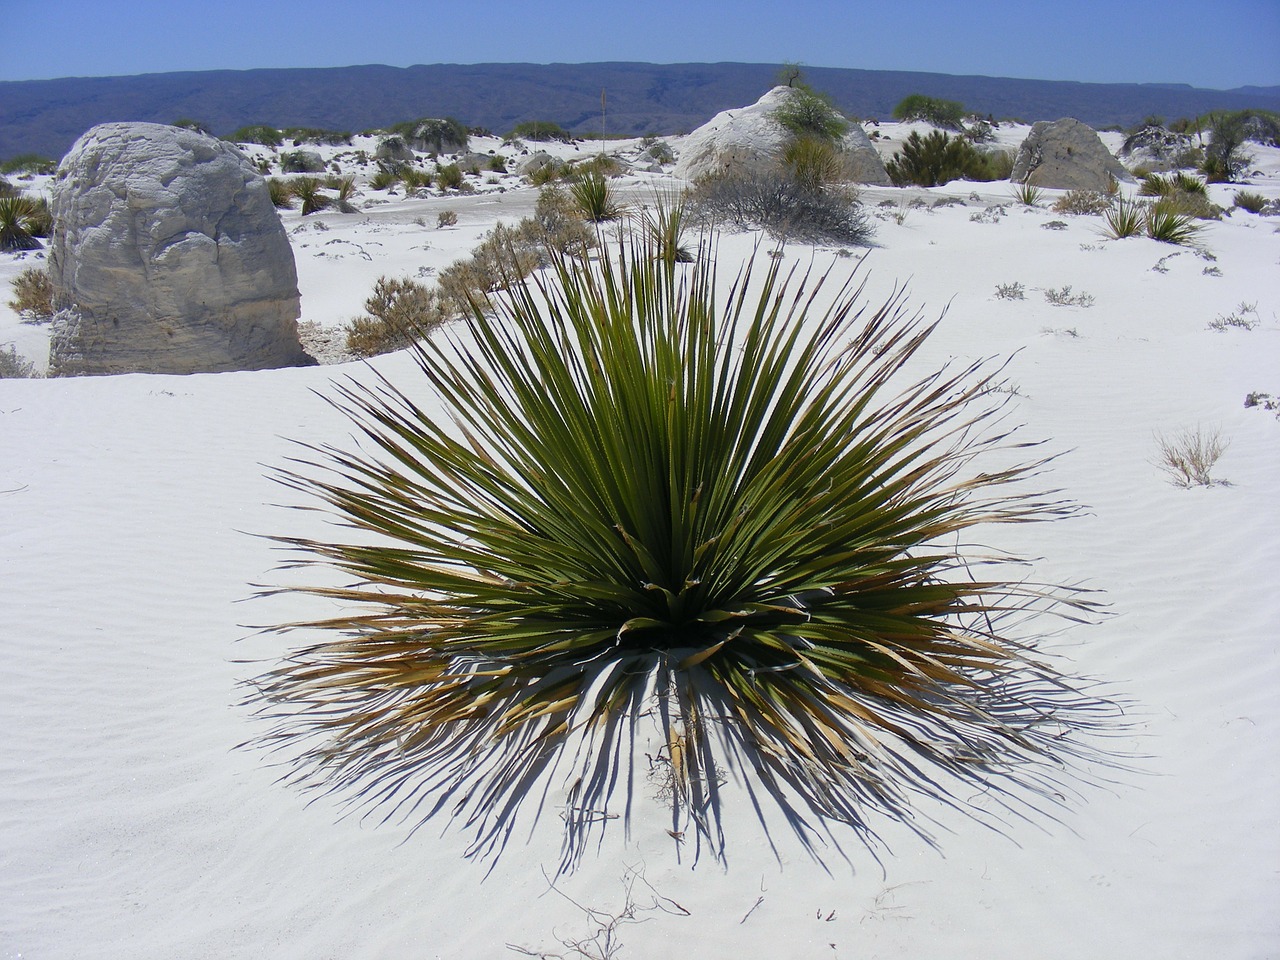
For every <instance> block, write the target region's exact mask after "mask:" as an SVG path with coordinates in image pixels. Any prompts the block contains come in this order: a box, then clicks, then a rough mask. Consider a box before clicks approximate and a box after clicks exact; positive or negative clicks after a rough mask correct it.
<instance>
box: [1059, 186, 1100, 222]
mask: <svg viewBox="0 0 1280 960" xmlns="http://www.w3.org/2000/svg"><path fill="white" fill-rule="evenodd" d="M1113 203H1115V200H1114V199H1113V198H1112V197H1109V196H1107V195H1106V194H1105V193H1099V192H1097V191H1096V190H1069V191H1067V192H1066V193H1064V194H1063V195H1062V196H1060V197H1059V198H1058V199H1057V200H1056V201H1054V204H1053V211H1054V213H1070V214H1075V215H1076V216H1094V217H1096V216H1098V215H1099V214H1102V213H1106V212H1107V211H1108V210H1110V209H1111V206H1112V204H1113Z"/></svg>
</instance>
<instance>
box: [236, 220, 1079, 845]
mask: <svg viewBox="0 0 1280 960" xmlns="http://www.w3.org/2000/svg"><path fill="white" fill-rule="evenodd" d="M659 252H660V251H659V250H657V249H655V247H654V245H653V244H652V243H651V242H649V241H647V240H643V239H639V240H633V241H632V243H631V245H630V246H629V247H627V248H626V249H624V250H622V251H619V252H617V253H616V260H615V259H614V256H613V255H611V254H609V253H608V252H607V251H606V255H605V256H603V257H602V258H601V260H600V261H599V262H598V263H594V264H587V263H583V262H581V261H577V260H572V259H569V258H566V257H563V256H555V257H553V258H552V269H551V273H550V275H549V276H547V277H545V278H539V277H538V275H535V276H534V278H533V279H532V280H531V281H526V282H517V283H515V284H514V285H513V286H512V287H511V288H510V290H509V291H508V293H507V294H506V295H504V296H499V297H496V298H495V311H494V312H490V311H488V310H485V309H480V306H479V305H478V304H477V305H474V309H473V310H472V311H471V313H470V315H469V317H468V318H467V321H466V330H465V333H459V332H458V331H457V328H450V329H452V330H453V332H454V335H453V336H449V337H447V338H446V337H444V336H442V335H441V334H437V335H436V336H435V337H434V338H431V339H429V340H427V341H425V342H422V343H420V344H418V345H417V346H416V347H414V350H415V351H416V356H417V360H418V366H419V368H420V371H421V376H422V378H423V380H424V381H425V385H429V386H430V388H431V389H432V390H433V391H434V393H435V394H436V395H437V396H438V397H439V399H440V400H441V401H442V402H443V404H444V407H445V411H444V412H443V413H441V412H439V411H435V410H432V409H429V408H424V407H422V406H419V403H418V401H417V400H415V399H414V396H415V394H417V393H418V392H419V388H418V387H417V386H414V385H411V384H401V385H399V386H393V385H392V384H391V383H388V382H385V381H379V382H375V383H373V384H372V385H365V384H362V383H359V382H356V381H351V382H348V383H347V384H345V385H343V386H340V387H339V388H338V393H339V397H340V399H339V401H338V403H339V405H340V406H342V407H343V408H344V409H345V410H346V411H347V412H348V413H349V414H350V416H351V417H352V419H353V420H354V421H355V423H356V424H357V425H358V427H359V429H360V430H361V431H362V432H363V434H364V435H365V438H366V439H367V440H368V441H369V446H368V447H367V449H366V452H359V453H352V452H345V451H343V450H341V449H339V448H336V447H329V446H324V447H318V448H311V450H312V456H313V457H315V458H316V459H315V460H313V461H305V460H304V461H301V465H300V466H296V467H294V468H293V469H291V470H288V471H285V472H283V475H282V479H283V481H284V482H285V483H286V484H289V485H291V486H292V487H294V488H296V489H297V490H299V491H301V492H303V493H305V494H307V495H308V496H315V497H318V498H319V499H320V500H322V501H323V502H325V503H326V504H327V506H328V509H330V510H332V511H333V512H334V513H335V514H336V515H337V516H338V517H340V518H341V520H342V521H343V522H344V524H346V525H348V526H349V527H351V528H353V529H354V530H355V531H356V533H355V534H354V535H353V536H352V537H351V539H350V540H348V541H345V542H334V541H330V540H311V539H304V538H280V539H281V542H283V543H285V544H287V545H288V546H290V547H292V548H295V549H296V550H297V551H300V562H301V563H302V564H303V565H304V566H305V565H307V564H316V565H320V566H324V567H333V568H336V569H337V571H339V572H340V573H341V575H342V577H343V578H344V580H348V581H354V582H353V583H352V584H351V585H349V586H321V587H316V588H314V589H312V590H310V591H309V592H310V593H312V594H315V595H316V596H318V597H321V598H324V599H325V601H326V602H327V603H333V604H336V605H337V606H338V607H339V608H341V612H338V613H336V614H335V615H333V616H331V617H330V618H328V619H323V620H319V621H316V622H312V623H304V624H288V625H285V626H282V627H280V628H277V629H279V630H281V631H288V632H294V631H297V632H300V633H303V634H306V635H309V636H310V637H311V638H312V641H313V642H311V643H310V645H309V646H305V647H303V648H301V649H298V650H296V651H294V652H293V653H291V654H290V655H289V656H288V657H287V659H286V660H285V661H284V662H283V663H282V664H281V665H279V666H278V667H276V668H275V669H273V670H271V671H270V672H268V673H266V674H265V675H264V676H262V677H260V678H259V679H258V681H257V682H256V686H255V693H254V694H253V695H252V698H251V699H252V700H253V701H254V702H255V703H256V704H257V705H258V706H259V707H260V708H261V711H262V713H263V714H265V715H266V716H267V717H270V718H272V719H274V720H275V721H276V726H275V727H274V729H273V732H272V733H271V734H270V735H269V737H268V741H269V742H271V743H273V744H275V745H276V746H277V747H278V748H280V749H282V750H284V751H285V752H286V753H287V754H289V755H290V756H291V758H292V762H293V764H294V770H295V779H296V780H297V781H299V782H302V783H310V784H313V785H317V786H323V787H325V788H329V789H341V790H345V791H348V792H349V793H350V794H353V795H354V797H355V798H356V799H357V800H358V801H359V802H367V803H369V804H372V805H382V806H384V807H385V808H388V814H389V815H390V813H392V812H394V811H396V810H399V811H400V812H401V813H402V814H403V815H404V816H406V817H410V818H413V819H414V820H418V821H421V820H423V819H426V818H427V817H430V816H432V815H433V814H437V813H440V812H442V811H444V812H445V815H446V816H448V817H450V818H457V819H461V820H464V821H465V822H466V823H467V825H468V827H469V828H470V829H472V830H474V832H475V836H476V841H475V845H474V847H473V848H472V852H474V853H480V854H486V853H496V852H498V851H500V850H501V849H502V846H503V845H504V843H505V840H506V838H507V836H508V835H509V832H510V829H511V827H512V826H513V823H514V820H515V818H516V816H517V813H518V811H519V810H520V808H521V804H522V803H523V802H524V800H525V799H527V798H533V805H534V806H538V807H541V805H542V804H543V803H544V802H545V803H556V801H555V800H554V799H550V800H546V799H544V798H545V797H546V794H545V792H544V791H545V790H546V789H547V788H548V785H549V782H550V780H551V779H553V778H554V779H557V780H562V781H563V785H564V788H565V792H564V793H562V794H560V797H561V798H562V803H563V807H562V810H561V815H562V816H563V818H564V820H565V823H566V848H565V854H564V856H565V859H564V862H563V864H562V867H565V868H568V867H570V866H572V865H573V863H575V862H576V859H577V858H578V857H579V856H580V855H581V853H582V851H583V848H584V845H585V842H586V840H587V839H588V836H589V835H590V834H591V832H592V831H594V830H597V829H603V828H604V827H605V825H606V824H607V823H608V822H609V821H610V820H612V819H615V818H616V816H617V813H616V811H618V810H623V811H628V812H629V811H630V810H631V804H632V797H631V792H632V789H633V784H634V783H635V781H636V779H637V778H636V776H635V773H636V766H637V765H639V766H643V764H644V760H643V758H642V757H641V756H640V750H641V749H643V748H642V747H641V746H640V745H639V744H637V742H636V741H637V740H638V739H642V738H643V737H644V731H645V730H646V729H648V728H651V729H653V731H654V736H655V737H656V738H657V741H658V743H659V744H660V745H661V747H660V749H659V750H658V755H659V756H660V757H661V758H662V759H661V761H660V762H662V763H665V764H669V767H670V773H671V782H672V791H671V792H672V795H673V801H672V802H673V803H674V805H675V808H676V809H675V811H674V816H675V819H676V820H677V822H678V824H679V825H680V829H686V830H690V831H692V832H691V833H690V836H691V837H697V838H698V841H699V844H701V842H702V841H703V840H709V841H710V843H711V844H712V847H713V848H714V849H715V851H716V852H719V851H720V849H721V847H722V843H723V837H722V834H721V832H720V829H721V827H720V820H719V811H720V796H721V789H722V787H721V773H722V772H724V773H732V774H734V775H735V776H736V777H738V778H740V779H745V781H746V788H747V790H748V791H749V792H750V794H751V797H752V802H755V803H757V804H759V801H761V800H764V799H771V800H772V801H774V802H775V803H776V804H777V805H778V806H780V807H781V808H782V809H783V810H784V811H785V812H786V815H787V819H788V822H789V824H790V825H791V826H792V827H793V828H794V829H795V830H796V831H797V833H799V834H800V835H801V836H802V838H805V842H806V843H811V842H812V836H811V834H810V830H811V828H812V823H811V821H812V819H813V817H817V818H818V819H819V820H821V819H823V818H829V819H833V820H837V821H842V822H844V823H847V824H849V825H851V826H852V827H853V828H854V829H855V830H857V831H859V832H860V833H862V834H864V835H866V834H872V833H874V822H873V821H872V817H873V814H875V813H876V812H888V813H890V814H892V815H895V816H901V817H902V818H904V819H908V820H909V819H910V816H911V815H910V810H909V804H908V797H909V795H910V793H911V792H912V791H918V792H920V793H923V794H927V795H930V796H941V797H943V798H944V799H948V800H950V802H952V803H954V804H955V805H957V806H963V805H964V798H965V797H967V796H968V795H970V792H971V791H973V790H976V791H977V792H978V793H979V794H981V795H983V796H984V797H990V796H992V795H998V794H999V793H1000V792H1001V784H1002V783H1004V784H1006V785H1007V784H1009V783H1010V782H1012V783H1013V784H1014V785H1015V787H1016V789H1015V790H1014V793H1016V794H1017V795H1018V796H1019V797H1021V796H1023V794H1022V790H1021V789H1020V788H1021V787H1027V788H1029V789H1031V790H1033V791H1036V792H1035V793H1034V794H1032V796H1038V797H1040V798H1041V799H1046V798H1047V799H1046V802H1049V803H1052V802H1054V801H1053V800H1052V791H1054V790H1057V789H1060V785H1059V784H1058V783H1057V780H1056V778H1055V777H1054V775H1052V774H1050V775H1049V776H1048V777H1047V778H1046V777H1045V776H1044V775H1043V769H1044V768H1043V767H1042V766H1041V765H1038V764H1031V765H1024V764H1023V763H1022V762H1021V761H1023V760H1027V759H1030V758H1034V757H1036V756H1037V755H1041V754H1045V753H1048V754H1051V755H1054V756H1059V755H1062V754H1067V755H1070V754H1072V753H1073V751H1074V750H1075V749H1076V748H1075V747H1073V745H1072V744H1073V742H1074V740H1073V735H1072V733H1073V731H1072V727H1071V726H1069V725H1064V716H1063V715H1062V713H1061V712H1060V710H1059V709H1058V708H1059V707H1062V706H1064V704H1065V705H1069V704H1071V703H1074V702H1077V701H1076V695H1075V694H1074V693H1073V692H1072V691H1071V690H1070V689H1069V688H1068V687H1067V686H1066V685H1064V684H1062V682H1061V680H1060V679H1059V678H1057V677H1056V675H1055V674H1054V673H1053V672H1052V671H1051V670H1050V669H1049V668H1048V667H1045V666H1043V665H1038V664H1036V663H1034V662H1033V661H1032V660H1031V659H1030V657H1029V654H1030V649H1029V647H1028V645H1027V644H1028V643H1029V640H1028V639H1026V638H1025V637H1024V638H1022V639H1015V638H1012V637H1010V636H1009V635H1008V633H1007V630H1008V628H1009V624H1010V616H1014V618H1015V619H1016V618H1017V617H1016V616H1015V615H1020V614H1026V613H1029V612H1032V611H1034V610H1035V609H1037V608H1038V607H1040V606H1041V605H1044V604H1049V605H1054V604H1056V603H1057V602H1059V601H1063V602H1066V603H1067V604H1077V602H1078V598H1076V597H1073V596H1072V595H1070V594H1069V593H1067V592H1063V591H1054V590H1050V589H1046V588H1041V587H1036V586H1032V585H1029V584H1028V583H1026V582H1025V580H1024V579H1023V576H1022V575H1021V574H1014V576H1013V577H1012V578H1011V579H1010V578H1008V577H1003V576H1000V575H999V573H998V572H997V573H996V574H995V575H992V576H982V577H979V578H978V579H974V577H973V576H972V575H971V572H972V574H977V573H978V572H979V571H980V570H981V571H987V572H990V571H991V569H992V567H991V563H994V562H995V561H993V560H992V559H991V558H990V557H988V556H985V554H987V553H988V552H989V551H987V550H983V551H981V554H982V555H980V554H979V552H978V551H977V550H976V549H972V548H970V547H969V546H967V544H969V543H970V542H971V541H970V539H969V538H968V537H967V536H966V534H968V533H969V531H970V530H971V528H973V527H976V526H979V525H986V524H989V523H1005V522H1023V521H1031V520H1041V519H1049V518H1054V517H1058V516H1061V515H1063V514H1064V513H1066V512H1069V507H1067V506H1064V505H1063V504H1061V503H1060V502H1055V501H1051V500H1046V499H1044V498H1042V497H1039V496H1035V495H1032V494H1030V493H1027V492H1017V491H1018V489H1019V488H1016V487H1015V488H1010V487H1009V486H1008V485H1009V484H1010V483H1013V482H1015V481H1019V480H1022V479H1023V478H1025V477H1026V476H1027V475H1028V473H1029V472H1031V471H1032V469H1033V467H1029V466H1024V467H1019V466H1010V465H1009V464H1008V462H1007V459H1006V460H1005V462H1004V463H1003V465H1002V466H999V467H995V468H992V469H988V470H978V469H976V468H975V467H974V465H973V461H974V459H975V458H976V457H978V456H980V455H984V454H991V453H993V452H995V451H997V450H1006V451H1007V450H1008V449H1010V444H1009V443H1007V442H1006V438H1007V434H1005V435H1002V434H999V433H996V432H995V431H994V429H993V428H994V425H995V424H996V423H997V421H998V416H999V410H1000V405H999V402H998V401H997V399H996V398H997V396H998V394H997V392H996V390H995V389H994V388H995V386H997V385H998V384H997V383H996V381H995V380H994V379H993V378H994V377H995V376H996V373H998V371H996V372H991V371H987V369H986V367H985V365H983V364H981V363H979V364H975V365H973V366H969V367H964V368H958V369H950V368H944V369H942V370H939V371H936V372H933V373H926V374H924V375H923V376H919V378H918V379H914V380H911V379H903V378H904V376H905V375H906V374H905V369H904V368H905V367H906V366H907V365H908V363H909V361H910V360H911V358H912V357H913V356H914V355H915V354H916V353H917V351H918V350H919V349H920V347H921V345H922V344H923V343H924V342H925V340H926V338H927V337H928V336H929V334H930V332H931V330H932V329H933V327H932V325H930V324H927V323H924V322H923V321H922V320H921V319H920V317H919V315H918V314H916V315H914V316H913V315H910V314H909V313H908V312H907V311H906V310H905V307H904V305H903V301H902V297H901V294H897V295H895V296H894V297H893V298H892V299H890V300H889V301H888V302H887V303H885V304H883V305H882V306H880V307H879V308H878V309H870V308H868V307H865V306H863V305H861V303H860V288H856V287H855V286H854V283H853V278H852V277H851V278H850V279H849V280H848V281H846V282H845V283H844V285H843V286H842V287H841V289H840V290H839V291H838V292H837V293H836V296H835V298H834V302H833V305H832V306H830V307H829V308H826V309H821V310H819V309H817V308H816V307H815V306H814V304H815V303H817V302H820V301H819V300H818V299H817V298H819V297H825V296H826V295H827V294H826V292H825V291H823V290H822V288H823V285H824V283H826V282H827V278H826V277H822V278H819V279H818V280H817V281H816V282H812V278H810V277H809V276H808V275H803V276H798V275H796V274H795V273H794V272H793V274H792V275H790V276H787V277H783V276H782V275H781V274H780V273H779V269H780V267H779V264H778V262H777V261H774V262H773V263H772V264H771V265H770V266H769V268H768V271H767V274H766V276H765V277H764V278H763V279H761V278H759V277H757V276H756V275H755V273H754V272H753V269H752V267H751V266H748V267H747V268H745V269H744V272H743V273H742V274H741V275H740V276H739V278H738V280H737V282H736V283H735V285H734V287H733V289H732V290H731V291H730V292H729V295H728V297H727V299H725V300H724V301H721V299H720V297H719V296H718V294H717V282H716V276H715V270H714V261H713V259H712V258H711V257H709V256H708V257H701V258H699V260H698V263H697V264H696V265H695V266H693V267H690V268H686V267H682V266H679V265H677V264H676V262H675V260H674V259H673V258H671V257H663V256H660V255H659ZM374 451H376V453H375V452H374ZM994 569H996V570H997V571H998V570H999V569H1000V564H998V563H995V568H994ZM329 579H330V580H331V577H330V578H329ZM317 634H319V638H318V639H317ZM1067 719H1068V720H1069V719H1071V718H1070V716H1068V717H1067ZM1075 719H1077V720H1078V719H1079V717H1076V718H1075ZM637 760H638V764H637ZM1009 778H1011V780H1010V779H1009ZM1050 784H1052V787H1051V786H1050ZM619 791H620V792H622V793H624V794H626V796H625V797H624V798H623V799H621V800H619V799H618V798H617V797H614V796H613V794H615V793H616V792H619ZM993 791H994V794H993ZM1032 803H1033V805H1034V801H1032ZM757 809H758V810H761V811H763V808H762V807H760V806H757ZM761 815H762V816H763V812H762V813H761ZM975 815H977V814H975ZM811 849H812V847H811ZM815 855H819V854H817V853H816V851H815Z"/></svg>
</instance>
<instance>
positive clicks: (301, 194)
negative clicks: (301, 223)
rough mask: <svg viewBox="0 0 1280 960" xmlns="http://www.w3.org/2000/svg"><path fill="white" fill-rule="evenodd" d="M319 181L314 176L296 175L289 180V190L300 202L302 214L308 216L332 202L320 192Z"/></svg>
mask: <svg viewBox="0 0 1280 960" xmlns="http://www.w3.org/2000/svg"><path fill="white" fill-rule="evenodd" d="M321 189H322V187H321V185H320V181H319V180H317V179H316V178H315V177H297V178H295V179H294V180H291V181H289V190H290V192H291V193H292V194H293V195H294V196H295V197H297V198H298V199H299V200H300V201H301V202H302V215H303V216H304V217H305V216H308V215H309V214H312V213H317V212H318V211H320V210H324V209H326V208H327V207H328V206H329V204H330V203H331V202H332V201H331V200H330V198H329V197H327V196H325V195H324V194H323V193H321V192H320V191H321Z"/></svg>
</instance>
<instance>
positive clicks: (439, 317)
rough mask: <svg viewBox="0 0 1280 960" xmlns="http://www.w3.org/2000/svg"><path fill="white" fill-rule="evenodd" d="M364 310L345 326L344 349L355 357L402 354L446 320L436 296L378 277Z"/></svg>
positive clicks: (406, 281) (420, 287) (407, 282)
mask: <svg viewBox="0 0 1280 960" xmlns="http://www.w3.org/2000/svg"><path fill="white" fill-rule="evenodd" d="M364 309H365V315H364V316H361V317H355V318H353V319H352V320H351V322H350V323H348V324H347V349H348V350H350V351H351V353H353V354H354V355H355V356H357V357H374V356H377V355H379V354H382V353H391V352H393V351H396V350H403V349H404V348H405V347H408V346H410V345H411V344H412V343H413V342H414V341H415V340H417V339H418V338H419V337H421V336H424V335H425V334H427V333H429V332H430V331H431V330H432V328H434V327H436V326H439V325H440V324H441V323H442V322H443V321H444V320H445V316H446V314H445V311H444V309H443V306H442V304H441V302H440V295H439V294H438V293H437V292H436V291H435V290H434V289H432V288H431V287H427V286H425V285H423V284H421V283H418V282H417V281H416V280H411V279H409V278H408V277H404V278H402V279H399V280H396V279H392V278H391V277H385V276H384V277H379V278H378V279H377V281H376V282H375V283H374V285H373V294H372V295H371V296H370V297H369V299H367V300H366V301H365V302H364Z"/></svg>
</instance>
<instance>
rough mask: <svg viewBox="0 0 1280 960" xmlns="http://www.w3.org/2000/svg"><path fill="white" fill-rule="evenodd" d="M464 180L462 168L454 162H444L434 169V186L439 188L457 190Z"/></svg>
mask: <svg viewBox="0 0 1280 960" xmlns="http://www.w3.org/2000/svg"><path fill="white" fill-rule="evenodd" d="M465 181H466V177H465V176H464V175H463V173H462V168H461V167H459V166H458V165H457V164H456V163H446V164H445V165H444V166H442V167H438V168H437V169H436V186H438V187H439V188H440V189H441V190H459V189H461V188H462V184H463V183H464V182H465Z"/></svg>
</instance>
